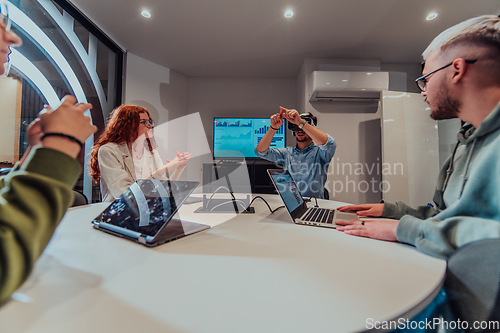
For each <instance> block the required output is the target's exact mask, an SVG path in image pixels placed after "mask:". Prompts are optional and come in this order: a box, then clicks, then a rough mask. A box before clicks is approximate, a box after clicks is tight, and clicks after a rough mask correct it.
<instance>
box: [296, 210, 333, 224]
mask: <svg viewBox="0 0 500 333" xmlns="http://www.w3.org/2000/svg"><path fill="white" fill-rule="evenodd" d="M334 213H335V210H333V209H327V208H310V209H309V210H308V211H307V213H306V216H304V217H303V218H302V219H301V220H303V221H308V222H319V223H329V224H331V223H332V222H333V214H334Z"/></svg>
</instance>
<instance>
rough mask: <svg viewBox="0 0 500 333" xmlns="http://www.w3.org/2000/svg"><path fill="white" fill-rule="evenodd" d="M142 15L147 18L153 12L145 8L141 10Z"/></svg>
mask: <svg viewBox="0 0 500 333" xmlns="http://www.w3.org/2000/svg"><path fill="white" fill-rule="evenodd" d="M141 15H142V16H144V17H145V18H150V17H151V13H150V12H149V11H147V10H145V9H144V10H143V11H142V12H141Z"/></svg>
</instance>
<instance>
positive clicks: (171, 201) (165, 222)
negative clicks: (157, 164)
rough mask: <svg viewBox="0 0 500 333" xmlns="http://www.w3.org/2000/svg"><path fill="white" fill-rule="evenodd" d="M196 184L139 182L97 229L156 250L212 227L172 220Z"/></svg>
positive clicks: (98, 221) (96, 221)
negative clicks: (162, 245)
mask: <svg viewBox="0 0 500 333" xmlns="http://www.w3.org/2000/svg"><path fill="white" fill-rule="evenodd" d="M197 186H198V182H193V181H170V180H158V179H139V180H137V181H136V182H135V183H134V184H132V185H131V186H130V187H129V188H128V189H127V190H125V192H123V193H122V195H120V197H118V198H116V199H115V200H114V201H113V202H112V203H111V204H110V205H109V206H108V208H106V209H105V210H104V211H103V212H102V213H101V214H100V215H99V216H97V217H96V218H95V219H94V220H93V221H92V223H93V225H94V228H96V229H98V230H101V231H104V232H107V233H110V234H112V235H115V236H119V237H123V238H126V239H129V240H131V241H134V242H137V243H140V244H142V245H145V246H148V247H153V246H158V245H161V244H164V243H167V242H170V241H173V240H175V239H178V238H182V237H185V236H188V235H191V234H194V233H196V232H199V231H202V230H205V229H209V228H210V226H208V225H205V224H199V223H194V222H187V221H180V220H176V219H173V216H174V215H175V213H177V211H178V210H179V208H180V207H181V205H182V204H183V203H184V202H185V200H186V199H187V198H188V197H189V195H190V194H191V192H193V190H194V189H195V188H196V187H197Z"/></svg>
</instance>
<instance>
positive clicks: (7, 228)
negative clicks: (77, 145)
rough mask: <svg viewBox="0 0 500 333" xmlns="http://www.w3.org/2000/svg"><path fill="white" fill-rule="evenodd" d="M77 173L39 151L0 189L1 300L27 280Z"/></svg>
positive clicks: (69, 162)
mask: <svg viewBox="0 0 500 333" xmlns="http://www.w3.org/2000/svg"><path fill="white" fill-rule="evenodd" d="M80 174H81V167H80V165H79V164H78V162H76V161H75V160H74V159H73V158H71V157H70V156H68V155H66V154H63V153H61V152H59V151H57V150H53V149H48V148H38V149H35V150H34V151H32V153H31V154H30V156H29V157H28V158H27V159H26V161H25V162H24V164H23V166H22V167H21V168H19V169H18V170H13V171H12V172H10V173H9V174H8V175H6V176H5V177H4V178H3V179H2V180H3V184H1V185H3V186H2V188H1V189H0V302H1V301H4V300H6V299H7V298H8V297H9V296H10V295H11V294H12V293H13V292H14V291H15V290H16V289H17V288H18V287H19V286H20V285H21V284H22V283H23V282H24V281H25V280H26V278H27V277H28V275H29V273H30V271H31V269H32V267H33V264H34V262H35V260H36V259H37V258H38V257H39V256H40V255H41V254H42V251H43V249H44V248H45V246H46V245H47V244H48V242H49V240H50V238H51V237H52V234H53V232H54V230H55V228H56V226H57V224H58V223H59V221H60V220H61V219H62V217H63V215H64V213H65V212H66V210H67V208H68V207H69V206H70V205H71V204H72V203H73V194H72V192H71V189H72V187H73V186H74V184H75V182H76V180H77V179H78V177H79V176H80Z"/></svg>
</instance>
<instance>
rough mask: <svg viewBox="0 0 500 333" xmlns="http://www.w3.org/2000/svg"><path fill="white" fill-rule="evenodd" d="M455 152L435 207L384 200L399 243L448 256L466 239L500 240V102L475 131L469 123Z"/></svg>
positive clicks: (440, 182)
mask: <svg viewBox="0 0 500 333" xmlns="http://www.w3.org/2000/svg"><path fill="white" fill-rule="evenodd" d="M458 141H459V142H458V143H457V147H456V148H455V151H454V154H453V155H452V156H451V157H450V158H449V159H448V160H447V161H446V162H445V164H444V165H443V167H442V169H441V172H440V173H439V176H438V183H437V188H436V192H435V194H434V203H435V204H436V208H432V207H430V206H420V207H416V208H412V207H409V206H407V205H406V204H405V203H403V202H401V201H398V202H396V203H395V204H394V203H385V205H384V212H383V214H382V216H383V217H389V218H395V219H399V220H400V222H399V224H398V228H397V232H396V237H397V239H398V241H400V242H402V243H407V244H411V245H414V246H416V247H417V248H418V249H419V250H420V251H422V252H424V253H426V254H429V255H432V256H435V257H439V258H448V257H449V256H450V255H451V254H452V253H453V251H454V250H455V249H456V248H458V247H461V246H463V245H465V244H467V243H470V242H473V241H477V240H481V239H487V238H500V103H499V104H498V105H497V106H496V107H495V108H494V109H493V111H492V112H491V113H490V114H489V115H488V116H487V117H486V118H485V119H484V120H483V122H482V123H481V125H480V126H479V127H478V128H477V129H475V128H474V127H472V125H470V124H465V125H464V126H463V127H462V128H461V129H460V131H459V133H458Z"/></svg>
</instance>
